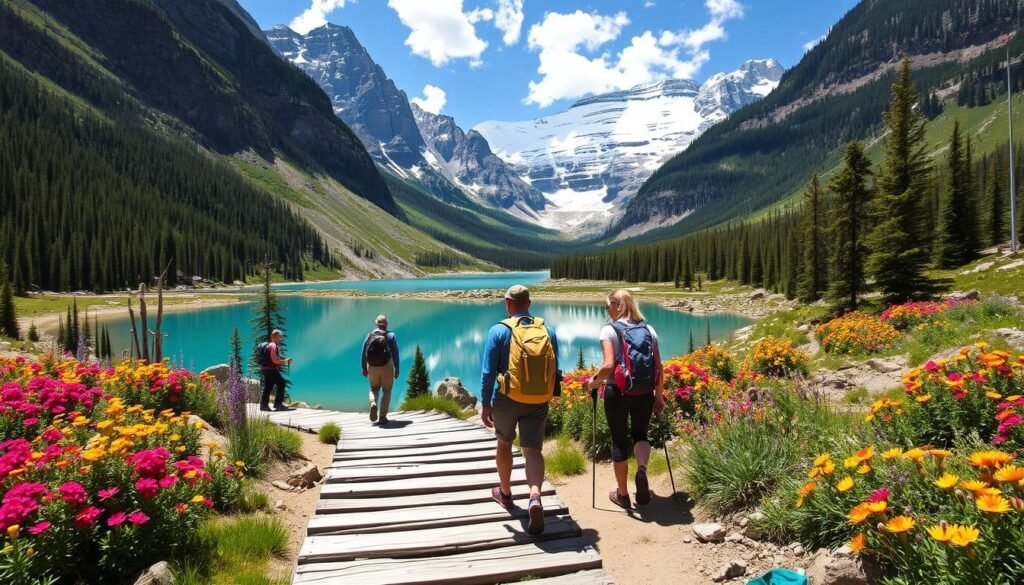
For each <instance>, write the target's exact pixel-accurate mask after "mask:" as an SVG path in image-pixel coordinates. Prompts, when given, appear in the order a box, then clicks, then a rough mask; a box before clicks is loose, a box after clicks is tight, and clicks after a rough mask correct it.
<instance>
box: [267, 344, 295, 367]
mask: <svg viewBox="0 0 1024 585" xmlns="http://www.w3.org/2000/svg"><path fill="white" fill-rule="evenodd" d="M289 361H291V358H288V359H281V357H280V356H279V355H277V344H276V343H275V344H273V345H271V346H270V363H272V364H274V365H275V366H287V365H288V362H289Z"/></svg>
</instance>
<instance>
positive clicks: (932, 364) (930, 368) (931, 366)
mask: <svg viewBox="0 0 1024 585" xmlns="http://www.w3.org/2000/svg"><path fill="white" fill-rule="evenodd" d="M924 369H925V371H926V372H934V371H935V370H937V369H939V364H937V363H935V362H933V361H931V360H928V363H926V364H925V365H924Z"/></svg>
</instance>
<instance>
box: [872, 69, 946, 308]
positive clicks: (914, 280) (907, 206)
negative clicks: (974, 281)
mask: <svg viewBox="0 0 1024 585" xmlns="http://www.w3.org/2000/svg"><path fill="white" fill-rule="evenodd" d="M916 104H917V95H916V92H915V90H914V85H913V83H912V82H911V79H910V59H908V58H906V57H904V58H903V61H902V63H901V64H900V75H899V79H898V80H897V82H896V83H894V84H893V86H892V100H891V102H890V104H889V109H888V110H887V111H886V112H885V115H884V118H885V125H886V130H887V131H888V136H887V139H886V143H885V149H884V153H885V159H884V162H883V164H882V169H881V171H880V173H879V177H878V195H877V197H876V198H875V204H874V205H873V208H872V216H873V219H874V220H875V222H876V223H875V227H874V229H873V230H872V231H871V232H870V233H869V234H868V237H867V242H866V243H867V246H868V248H869V249H870V250H871V255H870V256H869V257H868V261H867V270H868V273H869V274H870V275H871V276H873V277H874V279H875V286H876V287H877V288H878V289H879V290H880V291H881V292H882V294H883V295H884V296H885V300H886V301H888V302H902V301H906V300H907V299H911V298H919V297H925V296H929V295H931V294H934V293H935V292H936V289H937V287H936V284H935V282H934V281H932V280H931V279H930V278H929V277H928V275H927V274H926V273H925V270H926V269H927V267H928V266H927V264H928V249H927V248H926V247H925V244H924V243H925V241H926V237H925V230H924V229H923V228H924V226H923V222H922V219H921V218H922V215H923V214H922V211H923V209H924V203H925V194H926V189H927V184H928V175H929V173H930V168H929V163H928V159H927V156H926V155H925V149H926V148H927V144H926V143H925V140H924V120H923V119H922V118H921V114H920V113H919V112H918V111H917V109H915V106H916Z"/></svg>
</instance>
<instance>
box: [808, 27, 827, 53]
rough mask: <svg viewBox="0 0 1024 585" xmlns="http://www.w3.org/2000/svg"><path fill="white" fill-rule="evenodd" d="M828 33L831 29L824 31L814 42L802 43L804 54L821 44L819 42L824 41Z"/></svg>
mask: <svg viewBox="0 0 1024 585" xmlns="http://www.w3.org/2000/svg"><path fill="white" fill-rule="evenodd" d="M830 32H832V29H831V28H830V29H828V30H827V31H825V34H823V35H821V36H820V37H818V38H816V39H814V40H810V41H807V42H806V43H804V53H806V52H807V51H810V50H811V49H813V48H814V47H817V46H818V45H819V44H821V41H824V40H825V38H826V37H828V33H830Z"/></svg>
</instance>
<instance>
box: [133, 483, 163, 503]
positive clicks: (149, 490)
mask: <svg viewBox="0 0 1024 585" xmlns="http://www.w3.org/2000/svg"><path fill="white" fill-rule="evenodd" d="M135 490H136V491H138V492H139V495H140V496H142V499H144V500H150V499H153V498H154V497H156V494H157V492H158V491H160V486H159V484H157V482H156V480H155V479H152V478H149V477H144V478H142V479H140V480H138V481H136V482H135Z"/></svg>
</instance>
